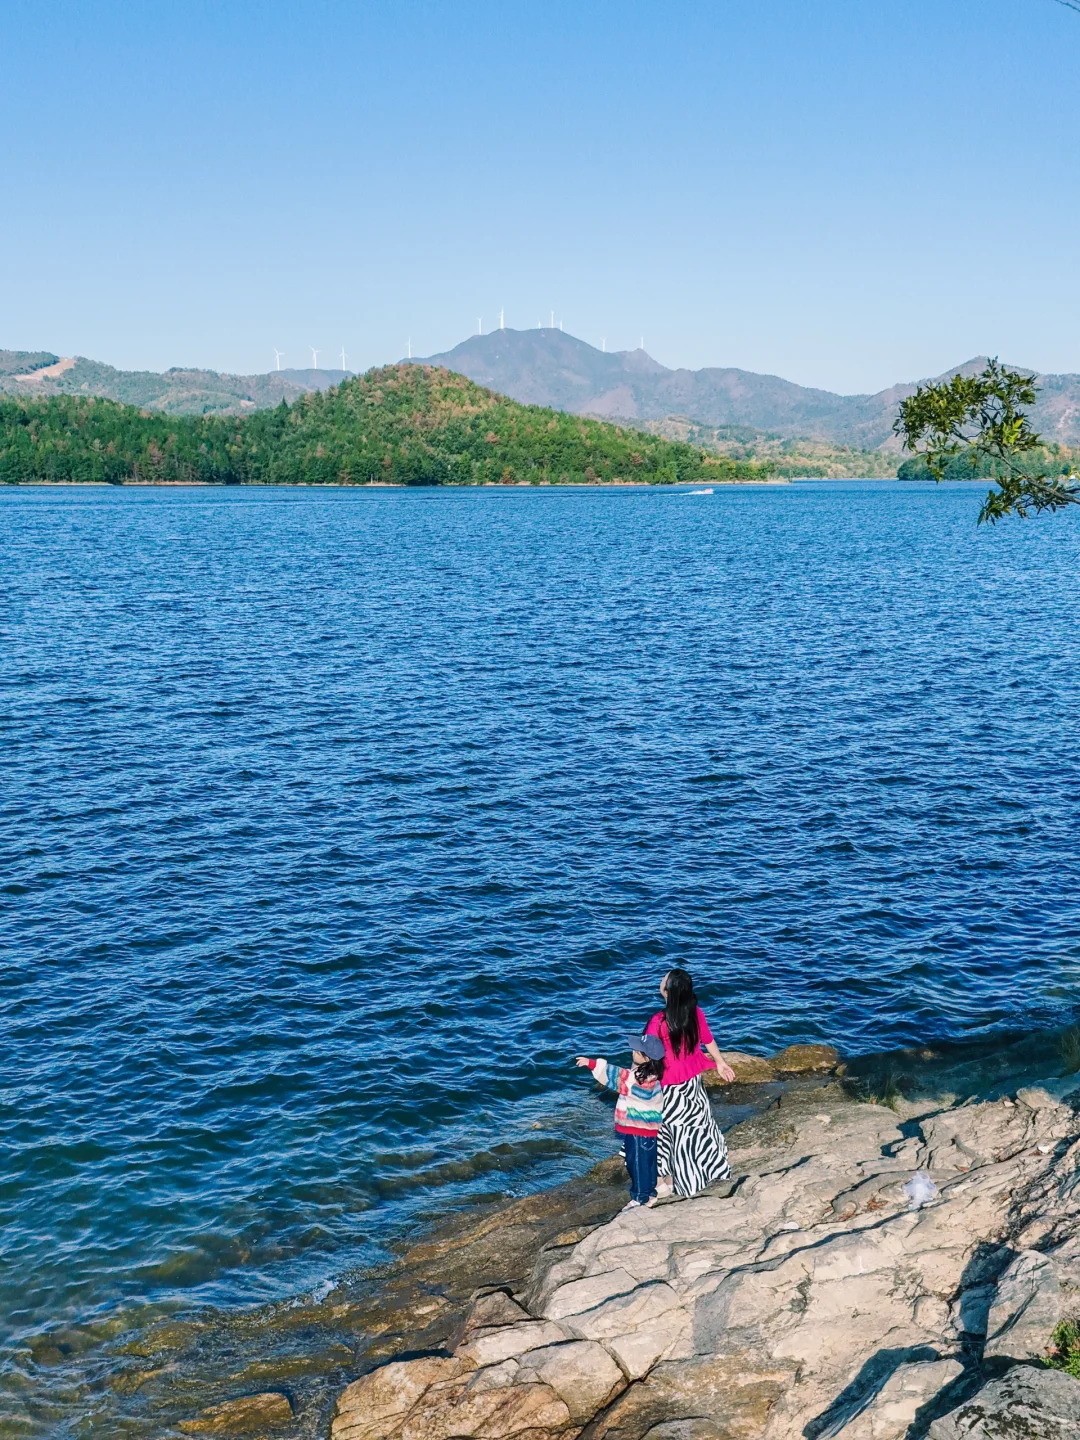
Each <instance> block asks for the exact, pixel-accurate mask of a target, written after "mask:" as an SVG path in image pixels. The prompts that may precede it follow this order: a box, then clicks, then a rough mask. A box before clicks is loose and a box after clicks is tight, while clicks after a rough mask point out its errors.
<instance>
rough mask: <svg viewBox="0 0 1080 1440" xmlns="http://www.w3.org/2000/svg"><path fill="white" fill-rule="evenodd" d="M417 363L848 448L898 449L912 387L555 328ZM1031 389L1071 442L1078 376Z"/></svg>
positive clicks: (505, 334) (645, 412) (577, 401)
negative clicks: (684, 355) (832, 377)
mask: <svg viewBox="0 0 1080 1440" xmlns="http://www.w3.org/2000/svg"><path fill="white" fill-rule="evenodd" d="M421 363H423V364H428V365H445V366H446V367H447V369H449V370H456V371H458V372H459V373H460V374H462V375H468V377H469V379H470V380H475V381H476V382H477V383H478V384H480V385H487V386H488V387H489V388H490V389H492V390H498V391H499V392H500V394H503V395H509V396H510V397H511V399H514V400H520V401H523V402H525V403H529V404H534V405H550V406H552V407H553V408H555V409H558V410H571V411H576V412H578V413H579V414H583V415H598V416H601V417H602V418H604V419H607V420H616V419H619V420H627V421H630V422H631V423H634V422H638V423H640V422H642V421H659V420H664V419H666V418H668V417H671V416H683V417H685V418H686V419H688V420H690V421H693V422H696V423H697V424H699V425H708V426H749V427H751V428H753V429H754V430H758V431H765V432H767V433H770V434H772V435H775V436H779V437H781V438H784V439H795V438H807V439H813V440H817V441H825V442H827V443H829V444H832V445H843V446H850V447H852V448H854V449H858V450H878V449H886V450H896V449H898V448H899V447H898V446H897V442H896V440H895V437H894V436H893V434H892V423H893V420H894V419H895V417H896V410H897V406H898V405H899V403H900V401H901V400H902V399H903V398H904V397H905V396H906V395H910V394H912V392H913V391H914V390H915V385H914V384H901V385H893V386H891V387H890V388H889V389H888V390H881V391H879V392H878V393H877V394H876V395H834V394H833V393H832V392H831V391H829V390H812V389H808V388H807V387H805V386H803V385H796V384H794V383H793V382H792V381H790V380H782V379H780V377H779V376H777V375H758V374H755V373H754V372H753V371H750V370H735V369H718V368H713V367H709V368H707V369H704V370H669V369H668V368H667V366H665V365H661V364H659V363H658V361H656V360H654V359H653V358H652V357H651V356H650V355H647V354H646V353H645V351H644V350H616V351H612V352H604V351H601V350H597V349H596V348H595V346H593V345H587V344H586V343H585V341H584V340H578V339H575V337H574V336H573V335H566V334H564V333H563V332H562V331H561V330H495V331H492V333H491V334H490V335H473V336H471V337H470V338H469V339H468V340H463V341H462V343H461V344H460V345H455V347H454V348H453V350H447V351H446V352H445V353H444V354H441V355H431V356H428V357H427V359H426V360H424V361H422V362H421ZM985 364H986V359H985V357H984V356H978V357H976V358H975V359H972V360H969V361H967V362H966V363H965V364H963V365H958V366H956V367H955V368H954V370H949V371H947V372H946V374H949V375H951V374H954V373H956V371H963V372H966V373H973V372H974V371H976V370H980V369H982V367H983V366H984V365H985ZM1021 368H1022V367H1021ZM933 378H937V379H940V378H941V377H940V376H938V377H933ZM1038 383H1039V386H1040V388H1041V394H1040V396H1039V404H1038V406H1037V407H1036V409H1035V412H1034V423H1035V428H1036V429H1037V430H1039V431H1040V432H1041V433H1042V434H1043V436H1044V438H1045V439H1047V440H1055V441H1058V442H1060V443H1061V444H1064V445H1072V444H1076V443H1077V442H1080V375H1040V376H1039V377H1038Z"/></svg>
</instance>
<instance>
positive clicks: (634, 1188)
mask: <svg viewBox="0 0 1080 1440" xmlns="http://www.w3.org/2000/svg"><path fill="white" fill-rule="evenodd" d="M622 1141H623V1159H624V1160H625V1161H626V1168H627V1170H628V1171H629V1173H630V1199H631V1200H639V1201H640V1202H641V1203H642V1205H644V1204H645V1201H646V1200H648V1199H649V1197H650V1196H651V1195H652V1193H653V1191H654V1190H655V1189H656V1136H655V1135H624V1136H623V1137H622Z"/></svg>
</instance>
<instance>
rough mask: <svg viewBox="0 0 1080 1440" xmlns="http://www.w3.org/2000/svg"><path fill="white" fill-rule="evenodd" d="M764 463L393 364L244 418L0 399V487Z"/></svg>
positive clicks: (607, 473)
mask: <svg viewBox="0 0 1080 1440" xmlns="http://www.w3.org/2000/svg"><path fill="white" fill-rule="evenodd" d="M772 468H773V467H772V466H771V465H769V464H764V465H762V464H756V463H752V462H746V461H736V460H732V459H729V458H727V457H723V456H720V457H716V456H711V455H707V454H706V453H705V452H704V451H703V450H701V449H700V448H698V447H697V446H695V445H690V444H686V443H682V442H679V441H672V440H666V439H663V438H661V437H659V436H654V435H646V434H643V433H642V432H640V431H637V430H626V429H623V428H621V427H620V426H616V425H611V424H608V423H606V422H604V421H601V420H589V419H585V418H583V417H582V416H579V415H569V414H566V413H564V412H562V411H557V410H548V409H545V408H542V407H540V406H536V405H520V404H518V403H517V402H516V401H513V400H508V399H506V398H505V397H504V396H501V395H496V394H495V393H494V392H492V391H490V390H485V389H484V388H483V387H481V386H479V385H476V384H474V383H473V381H471V380H468V379H466V378H465V376H463V375H456V374H454V373H453V372H451V371H449V370H443V369H439V368H437V367H434V366H426V365H390V366H386V367H385V368H383V369H380V370H370V371H368V373H367V374H366V375H361V376H358V377H357V378H356V379H352V380H346V381H345V382H344V383H343V384H341V385H338V386H336V387H335V388H334V389H331V390H327V391H324V392H321V393H319V392H314V393H311V394H308V395H304V396H302V397H300V398H299V399H297V400H295V401H294V402H293V403H292V404H291V405H289V404H285V403H282V404H281V405H279V406H278V407H277V408H275V409H273V410H262V411H258V412H256V413H254V414H250V415H244V416H213V415H205V416H168V415H162V414H161V413H159V412H153V411H146V410H140V409H138V408H136V407H134V406H130V405H121V404H118V403H116V402H115V401H110V400H101V399H81V398H78V397H76V396H66V395H65V396H51V397H49V398H48V399H41V400H34V399H22V398H21V397H18V398H10V399H9V398H6V397H4V398H0V481H3V482H5V483H8V484H12V483H14V484H18V483H20V482H21V483H33V482H34V481H38V482H40V481H52V482H60V481H66V482H79V481H82V482H93V481H97V482H102V481H105V482H109V483H112V484H123V483H124V482H126V481H138V482H143V483H154V482H158V483H166V482H174V483H208V484H218V485H243V484H262V485H295V484H353V485H364V484H369V483H372V482H374V483H380V482H381V483H384V484H396V485H482V484H520V483H533V484H574V483H576V484H617V483H633V482H637V483H644V484H673V483H675V482H680V481H681V482H688V481H689V482H699V481H717V480H752V479H763V478H766V477H767V476H768V474H769V473H770V471H771V470H772Z"/></svg>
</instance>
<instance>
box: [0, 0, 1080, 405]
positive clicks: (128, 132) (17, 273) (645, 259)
mask: <svg viewBox="0 0 1080 1440" xmlns="http://www.w3.org/2000/svg"><path fill="white" fill-rule="evenodd" d="M1078 67H1080V14H1078V13H1075V12H1074V11H1071V10H1069V9H1067V8H1066V7H1065V6H1064V5H1061V4H1059V3H1056V0H978V3H976V0H744V3H740V4H736V3H730V0H711V3H680V0H667V3H665V4H663V5H661V4H657V3H655V0H654V3H652V4H642V3H637V0H620V3H618V4H615V3H607V0H604V3H590V0H575V3H565V0H543V3H532V0H523V3H522V0H499V3H473V0H456V3H454V4H450V3H442V0H428V3H413V0H398V3H361V0H305V3H304V4H302V5H298V4H295V3H293V4H284V3H278V0H259V3H258V4H255V3H238V0H214V3H207V0H184V3H174V0H127V3H117V0H111V3H109V0H77V3H71V0H51V3H47V4H43V3H41V0H4V3H3V18H2V28H0V97H2V99H0V105H2V107H3V112H4V133H5V137H6V143H5V146H4V150H5V156H4V164H3V183H2V186H0V196H2V203H3V206H4V214H3V223H2V224H0V345H6V346H9V347H18V348H38V347H44V348H48V349H51V350H55V351H58V352H60V353H62V354H84V355H90V356H93V357H95V358H99V359H104V360H108V361H110V362H111V363H113V364H116V365H121V366H124V367H148V368H154V369H157V368H164V367H167V366H169V365H174V364H199V365H208V366H212V367H215V368H218V369H223V370H239V371H244V372H246V371H252V370H265V369H269V368H270V367H271V366H272V365H273V363H274V357H273V347H274V346H277V347H278V348H280V349H281V350H282V351H284V357H285V358H284V362H283V363H284V364H286V365H290V364H291V365H300V364H308V363H310V350H309V349H308V347H309V346H311V345H315V346H317V347H318V348H319V349H320V351H321V355H320V363H321V364H323V365H327V364H332V363H339V362H338V361H336V360H335V359H334V358H333V357H334V356H335V355H336V353H337V352H338V350H339V349H340V346H341V345H342V344H343V343H344V345H345V347H346V350H347V353H348V355H349V357H350V358H349V365H350V368H365V367H367V366H369V365H372V364H377V363H382V362H385V361H388V360H393V359H396V358H398V357H400V356H402V355H403V354H404V353H405V349H406V344H407V341H408V340H409V339H410V338H411V341H412V346H413V353H414V354H427V353H432V352H434V351H437V350H441V349H445V348H447V347H449V346H450V345H452V344H454V343H455V342H456V341H458V340H460V339H462V338H464V337H465V336H466V335H467V334H469V333H471V332H475V329H476V326H477V320H478V318H482V319H483V323H484V328H485V330H486V329H490V328H492V326H493V325H495V324H496V323H497V319H498V314H499V309H500V307H505V313H506V323H507V324H508V325H513V326H518V327H524V326H531V325H535V324H536V323H537V322H538V320H541V319H542V320H543V321H544V323H547V321H548V317H549V315H550V313H551V311H552V310H554V311H555V314H556V317H557V318H561V320H562V322H563V325H564V327H565V328H566V329H567V330H569V331H571V332H573V333H574V334H577V335H580V336H582V337H583V338H584V339H586V340H589V341H592V342H593V343H596V344H599V343H600V341H601V339H605V340H606V342H607V345H608V348H609V349H619V348H630V347H633V346H635V345H637V343H638V340H639V337H640V336H644V339H645V346H646V349H648V350H649V352H650V353H651V354H653V355H655V356H656V357H657V358H658V359H660V360H662V361H663V362H664V363H665V364H669V365H689V366H694V367H697V366H701V365H738V366H742V367H745V368H747V369H751V370H761V371H768V372H771V373H775V374H781V375H785V376H788V377H789V378H791V379H794V380H798V381H800V382H802V383H804V384H813V385H821V386H824V387H827V388H830V389H840V390H844V391H849V392H850V391H860V390H875V389H879V388H881V387H883V386H885V385H887V384H890V383H892V382H893V381H896V380H900V379H912V378H918V377H920V376H924V375H929V374H933V373H937V372H938V371H940V370H942V369H944V368H945V367H946V366H948V365H950V364H952V363H954V362H957V361H959V360H962V359H965V358H967V357H968V356H970V355H973V354H976V353H980V352H989V353H996V354H1000V355H1001V356H1002V357H1003V358H1007V359H1010V360H1013V361H1015V362H1022V363H1025V364H1029V365H1032V366H1036V367H1038V368H1041V369H1043V370H1073V371H1080V295H1078V266H1077V258H1078V257H1077V249H1078V244H1080V143H1078V141H1080V107H1078V104H1077V101H1076V90H1077V86H1076V74H1077V70H1078Z"/></svg>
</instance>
